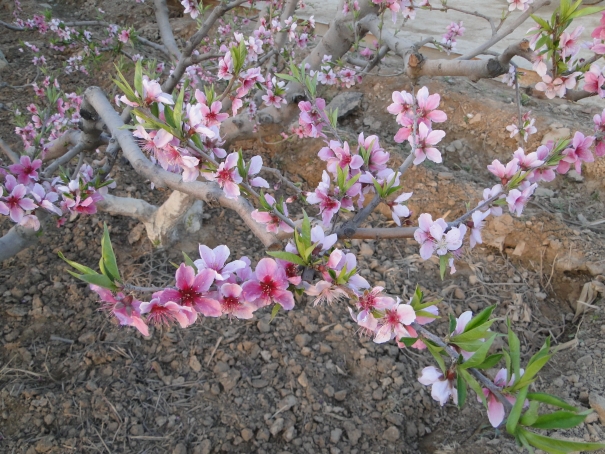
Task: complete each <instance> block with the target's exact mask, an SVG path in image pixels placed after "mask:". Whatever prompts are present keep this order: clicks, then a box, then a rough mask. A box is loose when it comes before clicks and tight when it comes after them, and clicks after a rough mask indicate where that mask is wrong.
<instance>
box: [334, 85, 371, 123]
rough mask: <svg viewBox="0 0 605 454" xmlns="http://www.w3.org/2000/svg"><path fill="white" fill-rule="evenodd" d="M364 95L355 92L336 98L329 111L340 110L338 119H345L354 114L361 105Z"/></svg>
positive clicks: (340, 94)
mask: <svg viewBox="0 0 605 454" xmlns="http://www.w3.org/2000/svg"><path fill="white" fill-rule="evenodd" d="M361 98H363V93H360V92H355V91H345V92H343V93H339V94H338V95H336V96H334V98H333V99H332V101H330V104H328V107H327V109H328V110H329V111H334V110H336V109H338V113H337V116H338V119H341V118H344V117H346V116H347V115H349V114H350V113H351V112H353V111H354V110H355V109H356V108H357V107H359V105H360V104H361Z"/></svg>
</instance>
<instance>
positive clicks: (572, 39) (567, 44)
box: [559, 26, 584, 59]
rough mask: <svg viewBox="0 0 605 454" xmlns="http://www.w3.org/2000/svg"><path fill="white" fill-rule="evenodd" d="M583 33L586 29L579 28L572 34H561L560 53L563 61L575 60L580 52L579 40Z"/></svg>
mask: <svg viewBox="0 0 605 454" xmlns="http://www.w3.org/2000/svg"><path fill="white" fill-rule="evenodd" d="M583 31H584V27H582V26H578V27H576V29H575V30H574V31H573V32H571V33H567V32H563V33H562V34H561V37H560V38H559V52H561V57H563V59H566V58H568V57H571V58H573V57H574V56H575V55H576V54H577V53H578V52H579V51H580V43H579V39H580V35H581V34H582V32H583Z"/></svg>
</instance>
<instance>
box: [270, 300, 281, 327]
mask: <svg viewBox="0 0 605 454" xmlns="http://www.w3.org/2000/svg"><path fill="white" fill-rule="evenodd" d="M280 309H281V304H279V303H275V306H273V309H271V320H269V323H271V322H272V321H273V319H274V318H275V317H277V314H278V313H279V310H280Z"/></svg>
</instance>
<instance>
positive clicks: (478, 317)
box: [464, 304, 496, 333]
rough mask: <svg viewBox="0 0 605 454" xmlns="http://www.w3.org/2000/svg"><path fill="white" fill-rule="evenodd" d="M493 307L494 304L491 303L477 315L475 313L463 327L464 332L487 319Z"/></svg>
mask: <svg viewBox="0 0 605 454" xmlns="http://www.w3.org/2000/svg"><path fill="white" fill-rule="evenodd" d="M495 308H496V305H495V304H493V305H492V306H489V307H486V308H485V309H483V310H482V311H481V312H479V313H478V314H477V315H475V316H474V317H473V318H472V319H471V320H470V321H469V322H468V323H467V324H466V326H465V327H464V332H465V333H466V332H467V331H470V330H472V329H474V328H476V327H477V326H480V325H483V324H484V323H485V322H486V321H487V320H489V318H490V317H491V315H492V312H494V309H495Z"/></svg>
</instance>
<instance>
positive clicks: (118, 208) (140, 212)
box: [97, 194, 158, 223]
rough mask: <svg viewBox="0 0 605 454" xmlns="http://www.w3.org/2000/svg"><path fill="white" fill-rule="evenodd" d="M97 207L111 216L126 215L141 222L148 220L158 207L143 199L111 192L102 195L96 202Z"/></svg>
mask: <svg viewBox="0 0 605 454" xmlns="http://www.w3.org/2000/svg"><path fill="white" fill-rule="evenodd" d="M97 208H99V210H101V211H105V212H107V213H109V214H111V215H112V216H128V217H132V218H135V219H137V220H139V221H141V222H143V223H147V222H149V221H150V220H151V219H152V218H153V216H154V215H155V214H156V212H157V211H158V207H156V206H154V205H151V204H150V203H147V202H145V201H144V200H141V199H134V198H132V197H118V196H115V195H111V194H106V195H104V196H103V200H101V201H100V202H97Z"/></svg>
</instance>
